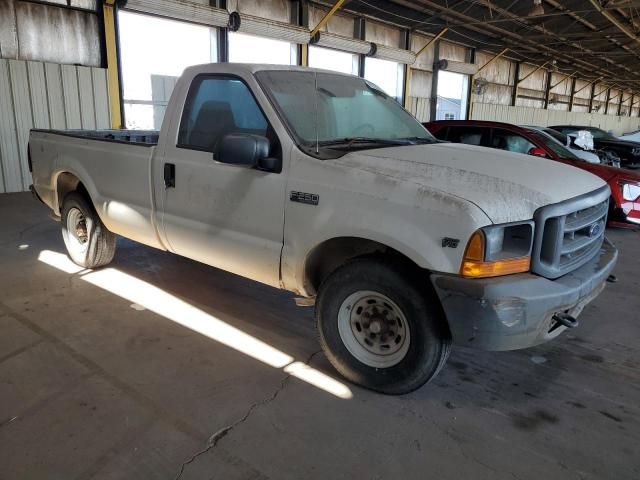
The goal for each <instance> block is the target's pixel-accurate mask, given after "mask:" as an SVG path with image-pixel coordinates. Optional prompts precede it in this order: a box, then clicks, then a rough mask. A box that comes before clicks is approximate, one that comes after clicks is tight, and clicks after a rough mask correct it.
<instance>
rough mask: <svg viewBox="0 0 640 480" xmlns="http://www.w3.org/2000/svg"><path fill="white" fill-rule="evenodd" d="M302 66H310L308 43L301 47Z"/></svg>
mask: <svg viewBox="0 0 640 480" xmlns="http://www.w3.org/2000/svg"><path fill="white" fill-rule="evenodd" d="M300 65H302V66H303V67H308V66H309V45H308V44H307V43H303V44H302V45H300Z"/></svg>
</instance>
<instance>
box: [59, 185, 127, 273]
mask: <svg viewBox="0 0 640 480" xmlns="http://www.w3.org/2000/svg"><path fill="white" fill-rule="evenodd" d="M61 217H62V218H61V224H62V238H63V240H64V244H65V246H66V247H67V252H68V253H69V257H71V260H73V262H74V263H76V264H78V265H80V266H81V267H84V268H97V267H102V266H104V265H107V264H108V263H110V262H111V260H113V256H114V254H115V251H116V236H115V235H114V234H113V233H111V232H110V231H109V230H107V227H105V226H104V224H103V223H102V221H101V220H100V217H98V214H97V213H96V211H95V209H94V208H93V206H92V205H91V204H90V203H89V202H87V200H86V199H85V198H84V197H83V196H82V195H80V194H79V193H77V192H71V193H69V194H68V195H67V196H66V197H64V201H63V202H62V215H61Z"/></svg>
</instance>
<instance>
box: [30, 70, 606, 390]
mask: <svg viewBox="0 0 640 480" xmlns="http://www.w3.org/2000/svg"><path fill="white" fill-rule="evenodd" d="M29 152H30V162H31V168H32V175H33V190H34V193H35V194H36V195H37V196H38V197H39V198H40V199H41V200H42V201H43V202H44V203H45V204H46V205H48V206H49V207H50V208H51V209H52V210H53V213H54V214H55V215H57V216H60V217H61V223H62V234H63V237H64V241H65V244H66V246H67V249H68V252H69V256H70V257H71V259H72V260H73V261H74V262H76V263H77V264H79V265H81V266H83V267H86V268H97V267H101V266H103V265H106V264H108V263H109V262H110V261H111V259H112V258H113V255H114V251H115V247H116V235H121V236H124V237H128V238H130V239H133V240H135V241H137V242H140V243H142V244H145V245H149V246H152V247H155V248H159V249H162V250H167V251H170V252H174V253H177V254H179V255H183V256H185V257H189V258H191V259H195V260H198V261H200V262H203V263H206V264H208V265H211V266H214V267H217V268H221V269H224V270H227V271H229V272H233V273H235V274H238V275H242V276H244V277H248V278H251V279H253V280H257V281H259V282H262V283H265V284H268V285H271V286H273V287H276V288H282V289H286V290H290V291H292V292H295V293H296V294H297V295H298V296H300V297H305V298H308V299H309V300H307V301H308V303H310V304H313V301H315V310H316V318H317V325H318V329H319V333H320V342H321V344H322V347H323V349H324V351H325V352H326V354H327V356H328V358H329V360H330V361H331V363H332V364H333V365H334V366H335V368H336V369H337V370H338V371H339V372H340V373H341V374H342V375H343V376H344V377H346V378H347V379H349V380H350V381H352V382H355V383H357V384H360V385H363V386H365V387H368V388H370V389H373V390H377V391H380V392H385V393H391V394H399V393H404V392H409V391H411V390H413V389H416V388H418V387H420V386H421V385H423V384H424V383H425V382H427V381H428V380H429V379H431V378H432V377H434V376H435V375H436V374H437V373H438V371H439V370H440V368H441V367H442V366H443V365H444V363H445V362H446V359H447V356H448V354H449V351H450V346H451V344H452V343H453V344H457V345H462V346H470V347H477V348H480V349H486V350H510V349H519V348H526V347H529V346H532V345H536V344H538V343H541V342H544V341H546V340H549V339H551V338H553V337H555V336H557V335H558V334H559V333H561V332H562V331H564V330H566V329H567V328H570V327H574V326H576V325H577V321H576V319H575V317H576V316H577V315H578V314H579V313H580V311H581V310H582V308H583V307H584V306H585V305H586V304H587V303H588V302H589V301H591V300H592V299H593V298H594V297H595V296H596V295H598V293H599V292H600V291H601V290H602V288H604V284H605V282H606V280H607V278H608V277H609V275H610V273H611V271H612V269H613V267H614V265H615V262H616V259H617V250H616V249H615V248H614V247H613V246H612V245H611V244H610V243H609V242H608V241H607V240H606V239H605V235H604V230H605V224H606V216H607V209H608V199H609V187H608V186H607V185H606V184H605V183H604V182H603V181H602V180H600V179H599V178H597V177H595V176H593V175H591V174H589V173H586V172H584V171H581V170H578V169H576V168H572V167H568V166H565V165H563V164H561V163H558V162H552V161H548V162H544V161H542V162H541V161H540V159H539V158H532V157H530V156H527V155H518V154H512V153H507V152H500V151H496V150H492V149H483V148H480V147H472V146H465V145H459V144H451V143H443V142H439V141H437V140H435V139H434V138H433V137H432V136H431V135H430V134H429V133H428V132H427V131H426V130H425V129H424V128H423V127H422V126H421V125H420V123H419V122H418V121H416V120H415V119H414V118H413V117H412V116H411V115H410V114H409V113H407V112H406V111H405V110H404V109H403V108H402V107H401V106H400V105H398V103H397V102H395V101H394V100H393V99H392V98H390V97H388V96H387V95H385V94H384V93H383V92H382V91H380V90H379V89H378V88H377V87H376V86H375V85H373V84H370V83H369V82H367V81H365V80H363V79H361V78H357V77H353V76H349V75H342V74H338V73H332V72H327V71H322V70H314V69H307V68H302V67H282V66H267V65H241V64H214V65H201V66H195V67H191V68H188V69H186V70H185V72H184V74H183V75H182V77H181V79H180V81H179V82H178V83H177V85H176V87H175V90H174V92H173V95H172V96H171V101H170V102H169V105H168V108H167V110H166V115H165V118H164V122H163V125H162V129H161V131H160V132H159V134H158V132H141V131H125V130H110V131H86V130H80V131H73V130H72V131H52V130H32V132H31V136H30V139H29Z"/></svg>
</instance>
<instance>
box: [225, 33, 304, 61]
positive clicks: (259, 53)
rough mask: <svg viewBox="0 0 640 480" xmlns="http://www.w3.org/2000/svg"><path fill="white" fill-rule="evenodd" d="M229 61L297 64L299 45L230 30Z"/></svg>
mask: <svg viewBox="0 0 640 480" xmlns="http://www.w3.org/2000/svg"><path fill="white" fill-rule="evenodd" d="M229 61H230V62H234V63H269V64H272V65H297V63H298V49H297V45H293V44H291V43H289V42H283V41H281V40H273V39H271V38H264V37H256V36H254V35H247V34H245V33H238V32H229Z"/></svg>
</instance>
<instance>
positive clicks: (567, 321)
mask: <svg viewBox="0 0 640 480" xmlns="http://www.w3.org/2000/svg"><path fill="white" fill-rule="evenodd" d="M553 319H554V320H555V321H556V322H558V323H559V324H561V325H564V326H565V327H567V328H575V327H577V326H578V319H577V318H575V317H573V316H571V315H569V314H568V313H556V314H555V315H554V316H553Z"/></svg>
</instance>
